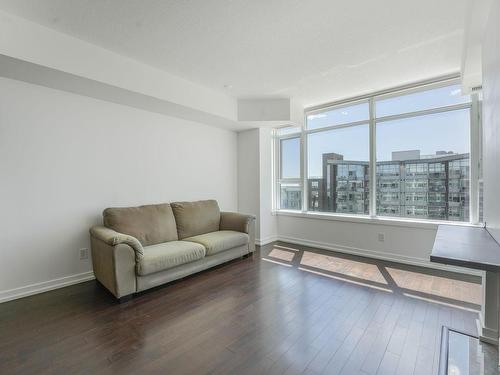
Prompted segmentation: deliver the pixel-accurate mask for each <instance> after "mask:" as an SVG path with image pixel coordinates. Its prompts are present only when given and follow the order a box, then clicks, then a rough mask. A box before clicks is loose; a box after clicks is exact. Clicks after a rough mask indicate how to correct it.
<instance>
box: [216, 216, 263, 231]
mask: <svg viewBox="0 0 500 375" xmlns="http://www.w3.org/2000/svg"><path fill="white" fill-rule="evenodd" d="M253 222H255V216H254V215H246V214H240V213H238V212H221V213H220V230H234V231H237V232H243V233H247V234H248V233H249V232H250V226H251V224H252V223H253Z"/></svg>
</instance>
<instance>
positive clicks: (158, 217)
mask: <svg viewBox="0 0 500 375" xmlns="http://www.w3.org/2000/svg"><path fill="white" fill-rule="evenodd" d="M103 217H104V226H106V227H108V228H111V229H113V230H115V231H117V232H120V233H124V234H128V235H130V236H133V237H135V238H137V239H138V240H139V242H140V243H141V244H142V245H143V246H150V245H156V244H158V243H162V242H168V241H176V240H177V239H178V237H177V227H176V225H175V217H174V214H173V212H172V207H170V205H169V204H168V203H164V204H151V205H146V206H139V207H120V208H106V209H105V210H104V212H103Z"/></svg>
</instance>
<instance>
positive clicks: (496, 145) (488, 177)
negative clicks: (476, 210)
mask: <svg viewBox="0 0 500 375" xmlns="http://www.w3.org/2000/svg"><path fill="white" fill-rule="evenodd" d="M482 51H483V54H482V66H483V132H484V134H483V139H484V140H483V149H484V155H483V159H484V165H483V175H484V216H485V221H486V223H487V226H488V227H489V228H490V229H492V232H493V233H494V234H496V235H497V236H498V233H500V200H499V199H498V192H499V191H500V173H499V172H500V169H499V165H500V2H499V1H493V2H492V6H491V10H490V12H489V20H488V23H487V26H486V29H485V34H484V38H483V45H482ZM498 238H499V239H500V236H499V237H498Z"/></svg>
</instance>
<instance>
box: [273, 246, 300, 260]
mask: <svg viewBox="0 0 500 375" xmlns="http://www.w3.org/2000/svg"><path fill="white" fill-rule="evenodd" d="M267 256H268V257H271V258H276V259H280V260H284V261H285V262H291V261H292V260H293V257H294V256H295V253H293V252H290V251H285V250H281V249H277V248H276V247H275V248H273V249H272V250H271V251H270V252H269V254H268V255H267Z"/></svg>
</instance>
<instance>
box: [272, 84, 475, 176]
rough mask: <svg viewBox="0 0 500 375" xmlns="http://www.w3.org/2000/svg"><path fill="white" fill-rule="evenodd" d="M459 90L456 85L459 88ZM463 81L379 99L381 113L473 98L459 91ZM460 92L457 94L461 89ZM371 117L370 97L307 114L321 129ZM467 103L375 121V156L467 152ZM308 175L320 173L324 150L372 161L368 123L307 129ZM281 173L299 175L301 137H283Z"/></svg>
mask: <svg viewBox="0 0 500 375" xmlns="http://www.w3.org/2000/svg"><path fill="white" fill-rule="evenodd" d="M457 90H458V91H457ZM459 90H460V89H459V87H458V86H456V85H454V86H448V87H443V88H438V89H433V90H429V91H425V92H419V93H414V94H410V95H405V96H399V97H393V98H388V99H384V100H380V101H377V102H376V112H377V117H382V116H388V115H393V114H397V113H404V112H410V111H416V110H421V109H427V108H436V107H441V106H445V105H452V104H458V103H463V102H466V101H467V100H470V98H469V97H468V96H460V91H459ZM457 93H458V94H457ZM367 118H368V105H367V104H366V103H362V104H357V105H355V106H350V107H345V108H337V109H334V110H331V111H328V112H323V113H319V114H313V115H312V116H311V115H309V116H308V128H310V129H317V128H321V127H324V126H327V125H337V124H340V123H345V122H346V119H347V122H352V121H363V120H364V119H367ZM469 128H470V114H469V109H461V110H455V111H449V112H443V113H438V114H431V115H425V116H418V117H411V118H408V119H399V120H392V121H384V122H380V123H377V127H376V140H377V141H376V148H377V161H387V160H392V152H393V151H404V150H420V154H421V155H431V154H435V153H436V151H452V152H455V153H467V152H469V147H470V146H469ZM307 142H308V145H307V150H308V176H309V177H318V176H321V175H322V155H323V154H324V153H330V152H335V153H337V154H341V155H344V160H359V161H369V129H368V124H363V125H357V126H352V127H344V128H338V129H334V130H329V131H326V132H318V133H311V134H309V135H308V140H307ZM281 148H282V176H283V177H284V178H287V177H291V178H294V177H296V178H299V177H300V141H299V139H297V138H295V139H289V140H285V141H282V144H281Z"/></svg>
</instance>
